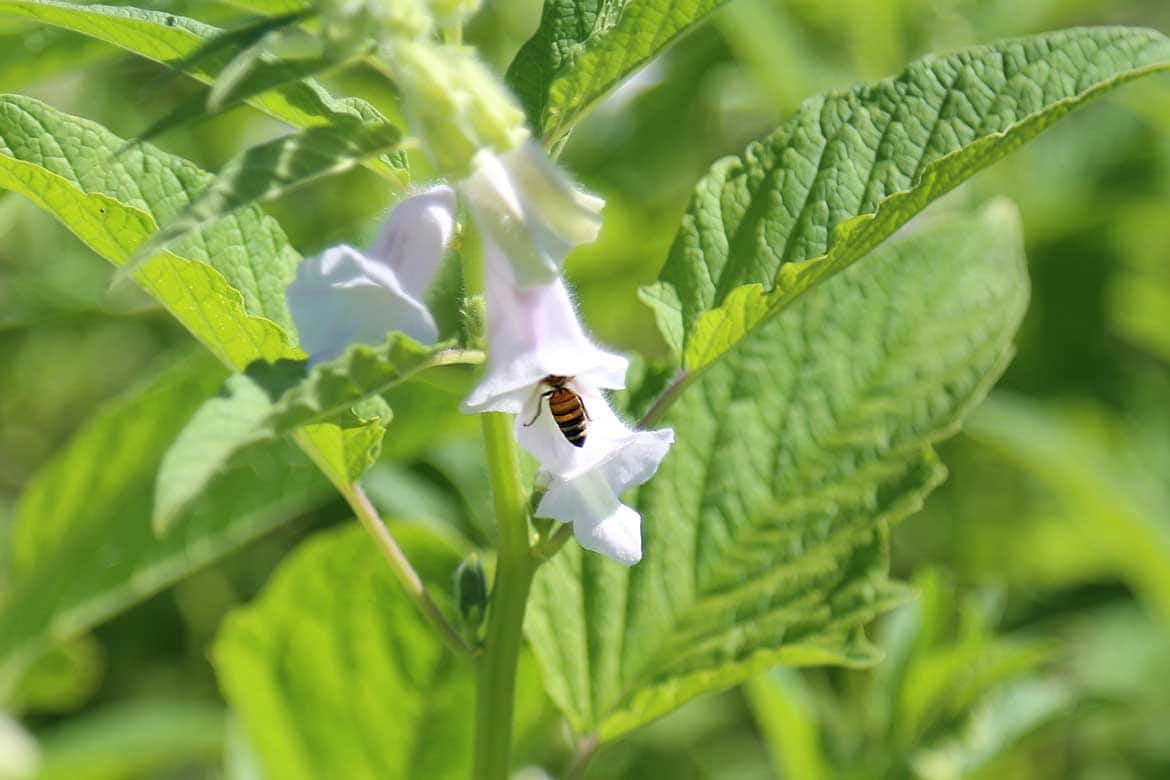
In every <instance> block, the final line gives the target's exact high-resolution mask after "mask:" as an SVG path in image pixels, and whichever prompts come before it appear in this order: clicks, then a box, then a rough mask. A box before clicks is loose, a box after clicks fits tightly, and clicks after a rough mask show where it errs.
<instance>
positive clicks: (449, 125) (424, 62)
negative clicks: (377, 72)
mask: <svg viewBox="0 0 1170 780" xmlns="http://www.w3.org/2000/svg"><path fill="white" fill-rule="evenodd" d="M387 58H388V59H389V60H390V62H391V63H393V65H394V71H395V77H396V79H397V83H398V87H399V89H400V90H401V92H402V99H403V105H404V107H405V109H406V112H407V114H408V116H409V117H410V125H411V127H412V128H413V129H414V131H415V133H416V134H417V135H418V136H419V137H420V138H422V139H423V140H424V141H425V143H426V148H427V151H428V153H429V154H430V156H431V158H432V159H433V160H434V162H435V165H436V167H437V168H438V169H439V171H441V172H442V173H443V174H445V175H447V176H450V177H452V178H455V179H461V178H464V177H465V176H467V175H468V174H470V173H471V171H472V167H473V166H472V160H473V159H474V157H475V154H476V152H478V151H479V150H480V149H482V148H489V149H495V150H496V151H498V152H506V151H508V150H510V149H514V148H516V147H517V146H519V145H520V144H521V143H523V142H524V140H525V139H527V138H528V135H529V133H528V129H527V128H526V127H525V125H524V112H523V111H522V110H521V109H520V107H519V106H518V105H517V104H516V101H515V99H514V98H513V97H512V95H511V93H510V92H508V90H507V88H506V87H505V86H504V85H503V84H502V83H501V82H500V80H499V79H498V78H497V77H496V76H495V74H493V73H492V72H491V71H490V70H489V69H488V68H487V67H486V66H484V65H483V63H481V62H480V61H479V60H478V59H477V58H476V56H475V52H474V50H472V49H469V48H465V47H462V46H445V45H438V44H434V43H429V42H427V41H421V40H414V41H407V40H399V41H394V42H391V44H390V45H389V47H388V54H387Z"/></svg>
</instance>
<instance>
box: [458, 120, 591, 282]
mask: <svg viewBox="0 0 1170 780" xmlns="http://www.w3.org/2000/svg"><path fill="white" fill-rule="evenodd" d="M472 165H473V167H474V170H473V172H472V174H471V176H469V177H468V178H466V179H465V180H463V181H462V182H461V183H460V185H459V189H460V192H461V193H462V194H463V195H464V196H465V197H466V198H467V202H468V204H469V206H470V208H471V212H472V215H473V216H474V217H475V222H476V224H477V225H478V226H479V229H480V231H481V232H482V233H483V235H484V238H485V243H494V244H496V245H497V246H499V247H500V249H501V250H502V252H503V254H504V255H505V256H506V257H508V258H509V260H510V261H511V263H512V266H513V274H514V277H515V283H516V284H517V285H519V286H520V287H529V286H531V285H535V284H548V283H550V282H552V281H554V280H555V279H556V278H557V275H558V274H559V273H560V270H561V264H562V263H563V261H564V258H565V255H566V254H568V252H569V250H570V249H572V248H573V247H575V246H578V245H580V244H588V243H591V242H592V241H594V240H596V238H597V233H598V231H599V230H600V229H601V208H602V206H604V205H605V201H604V200H602V199H601V198H597V197H594V196H593V195H590V194H588V193H586V192H583V191H582V190H581V189H579V188H578V187H577V186H576V185H575V184H573V182H571V181H570V180H569V178H568V177H567V176H565V174H564V172H563V171H561V169H560V168H558V167H557V166H556V165H555V164H554V163H553V162H552V160H550V159H549V158H548V155H546V154H545V153H544V150H543V149H542V148H541V147H540V144H539V143H537V142H536V141H533V140H531V139H530V140H528V141H525V142H524V143H522V144H520V145H519V146H517V147H516V148H514V149H512V150H511V151H508V152H505V153H503V154H499V155H497V154H495V153H494V152H491V151H489V150H487V149H481V150H480V151H479V152H477V153H476V155H475V158H474V160H473V161H472Z"/></svg>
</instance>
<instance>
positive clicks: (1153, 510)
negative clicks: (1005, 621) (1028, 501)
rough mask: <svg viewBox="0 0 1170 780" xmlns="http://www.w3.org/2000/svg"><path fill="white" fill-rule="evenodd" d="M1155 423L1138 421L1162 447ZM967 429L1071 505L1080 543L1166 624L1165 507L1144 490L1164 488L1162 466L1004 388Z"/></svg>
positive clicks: (1169, 542) (1169, 569) (1169, 614)
mask: <svg viewBox="0 0 1170 780" xmlns="http://www.w3.org/2000/svg"><path fill="white" fill-rule="evenodd" d="M1159 423H1160V421H1159V420H1157V419H1156V418H1155V417H1154V416H1153V415H1145V416H1144V419H1143V420H1142V425H1144V426H1147V427H1150V428H1152V429H1153V430H1155V431H1159V432H1160V433H1161V434H1162V435H1161V436H1160V437H1159V443H1160V444H1161V443H1164V442H1165V441H1166V438H1165V430H1166V429H1165V426H1164V424H1163V425H1162V427H1161V428H1158V427H1155V426H1157V425H1159ZM969 433H970V435H971V436H972V437H973V438H974V439H976V440H977V441H979V442H982V443H984V444H986V445H989V446H991V447H993V448H995V449H996V450H997V451H999V452H1001V453H1003V454H1005V455H1006V456H1007V457H1008V458H1009V459H1010V460H1011V461H1012V462H1013V463H1016V464H1018V465H1019V466H1022V467H1023V468H1024V469H1026V470H1027V472H1028V473H1030V474H1031V475H1033V476H1035V477H1037V478H1039V479H1040V481H1041V482H1043V483H1044V484H1046V485H1047V486H1048V487H1049V488H1050V489H1051V490H1052V491H1053V494H1054V495H1055V496H1056V497H1057V498H1058V499H1059V500H1060V501H1061V502H1062V503H1068V504H1069V505H1071V506H1072V507H1074V508H1075V509H1074V511H1071V512H1068V513H1065V514H1064V515H1063V517H1064V519H1065V520H1066V521H1069V522H1075V523H1076V527H1077V529H1078V530H1079V531H1080V533H1081V534H1083V537H1084V538H1085V539H1086V540H1087V543H1090V544H1092V545H1094V546H1095V547H1096V548H1097V549H1098V550H1099V551H1100V553H1101V554H1102V555H1103V556H1105V557H1106V558H1107V559H1108V561H1109V563H1110V565H1111V567H1112V568H1113V569H1114V571H1116V573H1117V574H1118V575H1119V576H1120V577H1121V578H1122V579H1123V580H1124V581H1125V582H1126V583H1127V584H1128V585H1129V587H1131V588H1132V589H1133V591H1134V592H1135V593H1136V594H1137V595H1138V596H1139V597H1140V598H1141V599H1142V600H1143V601H1145V603H1146V605H1147V606H1148V608H1149V609H1150V610H1151V611H1152V612H1154V613H1155V614H1157V615H1158V617H1159V618H1160V619H1161V620H1162V621H1163V622H1164V623H1165V624H1167V625H1170V528H1168V526H1167V523H1166V512H1167V504H1166V503H1165V499H1164V497H1155V498H1152V497H1151V495H1150V490H1149V485H1150V484H1156V485H1158V486H1159V487H1160V488H1161V490H1163V491H1164V490H1165V484H1166V479H1165V471H1164V470H1159V469H1158V468H1157V467H1156V466H1155V467H1153V468H1151V467H1150V465H1149V463H1148V462H1145V460H1146V459H1145V458H1143V457H1142V456H1141V455H1137V456H1136V457H1135V455H1134V453H1133V452H1131V451H1129V450H1130V448H1132V447H1133V442H1132V440H1128V441H1127V437H1125V436H1124V435H1122V436H1115V437H1113V438H1111V439H1107V440H1104V441H1101V440H1098V439H1097V437H1094V436H1093V435H1091V434H1090V433H1089V432H1088V431H1087V430H1085V429H1082V428H1080V427H1079V426H1078V425H1077V424H1076V423H1075V421H1073V420H1070V419H1069V417H1068V415H1060V414H1057V413H1056V412H1055V411H1054V410H1052V409H1050V408H1047V407H1045V406H1044V405H1041V404H1038V403H1035V402H1029V401H1027V400H1024V399H1022V398H1013V397H1012V396H1010V395H1008V394H1004V393H996V395H995V396H994V397H993V398H991V399H990V400H989V401H988V403H987V406H986V408H984V409H980V410H979V413H978V414H976V415H973V416H972V418H971V424H970V431H969ZM1147 469H1149V470H1148V471H1147ZM1155 495H1156V494H1155ZM1163 495H1164V494H1163ZM1066 533H1067V532H1066Z"/></svg>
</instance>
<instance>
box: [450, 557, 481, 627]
mask: <svg viewBox="0 0 1170 780" xmlns="http://www.w3.org/2000/svg"><path fill="white" fill-rule="evenodd" d="M487 603H488V589H487V576H486V575H485V574H484V571H483V564H482V563H480V561H479V556H478V555H476V554H475V553H471V554H470V555H468V556H467V557H466V558H464V559H463V562H462V563H460V564H459V568H457V569H456V570H455V604H456V606H458V607H459V612H460V614H462V615H463V620H464V621H465V622H466V624H467V627H468V628H469V629H470V630H471V631H473V632H474V631H475V630H476V629H477V628H479V626H480V624H481V623H483V618H484V615H485V614H486V613H487Z"/></svg>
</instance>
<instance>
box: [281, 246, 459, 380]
mask: <svg viewBox="0 0 1170 780" xmlns="http://www.w3.org/2000/svg"><path fill="white" fill-rule="evenodd" d="M288 306H289V310H290V311H291V312H292V316H293V320H294V321H295V322H296V325H297V330H298V331H299V332H300V336H301V347H302V348H303V349H304V350H305V351H306V352H308V353H309V356H310V357H309V362H310V363H319V362H321V361H323V360H332V359H333V358H335V357H337V356H338V355H340V354H341V353H342V352H344V351H345V348H346V347H348V346H349V345H350V344H354V343H360V344H372V345H377V344H381V343H382V342H383V341H385V339H386V334H387V333H389V332H390V331H393V330H400V331H402V332H403V333H405V334H406V335H408V336H410V337H411V338H413V339H416V340H418V341H421V342H423V343H434V342H435V341H436V340H437V339H438V337H439V332H438V328H437V327H436V326H435V321H434V319H433V318H432V317H431V313H430V312H429V311H427V308H426V307H425V306H423V305H422V303H420V302H419V301H417V300H416V299H414V298H413V297H411V296H410V295H407V294H406V292H405V291H404V290H403V289H402V287H401V286H400V285H399V284H398V280H397V279H396V278H395V277H394V274H393V272H391V271H390V270H389V269H388V268H387V267H386V266H385V265H383V264H381V263H379V262H377V261H376V260H372V259H370V258H369V257H366V256H365V255H364V254H362V253H361V252H359V251H358V250H356V249H354V248H353V247H351V246H347V245H345V244H342V245H341V246H335V247H330V248H329V249H327V250H325V252H323V253H322V254H320V255H317V256H316V257H310V258H306V259H305V260H304V261H303V262H302V263H301V264H300V266H298V268H297V278H296V279H295V280H294V281H293V283H292V284H291V285H290V286H289V288H288Z"/></svg>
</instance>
